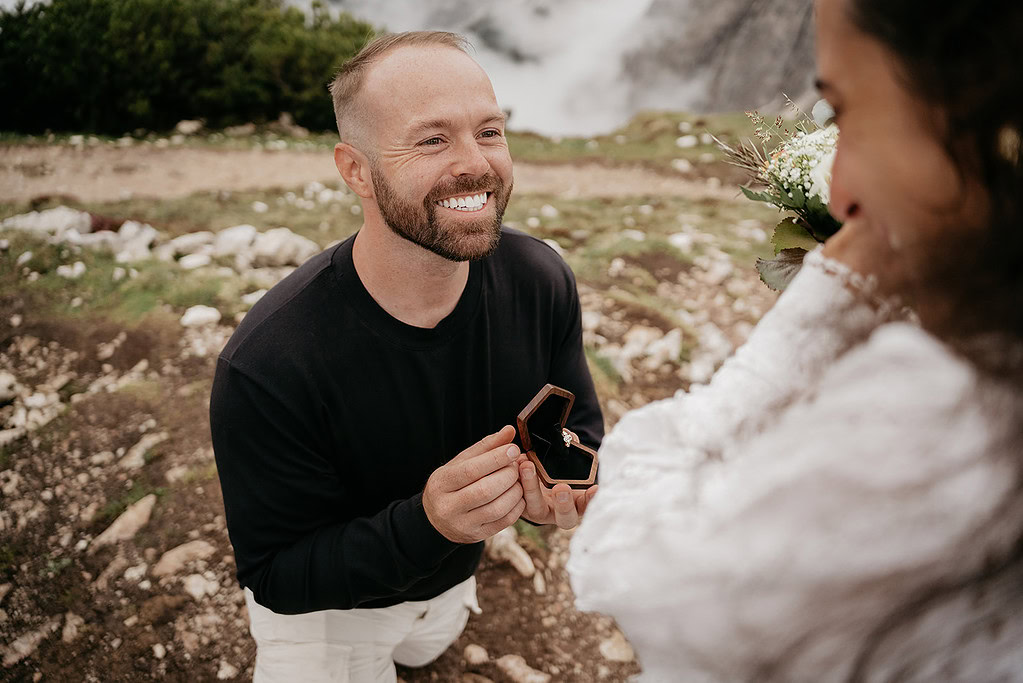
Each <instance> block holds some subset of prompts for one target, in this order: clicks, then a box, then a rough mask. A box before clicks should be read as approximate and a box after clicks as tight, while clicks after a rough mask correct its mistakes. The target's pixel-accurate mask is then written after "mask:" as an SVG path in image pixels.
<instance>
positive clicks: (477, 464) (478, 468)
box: [444, 444, 519, 491]
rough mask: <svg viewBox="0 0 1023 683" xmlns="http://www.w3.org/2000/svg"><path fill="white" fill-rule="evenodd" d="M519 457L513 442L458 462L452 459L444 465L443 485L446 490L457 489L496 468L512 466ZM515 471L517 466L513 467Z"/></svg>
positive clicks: (477, 479) (468, 484) (495, 470)
mask: <svg viewBox="0 0 1023 683" xmlns="http://www.w3.org/2000/svg"><path fill="white" fill-rule="evenodd" d="M518 458H519V447H518V446H516V445H515V444H511V445H507V446H505V445H501V446H498V447H497V448H494V449H492V450H489V451H486V452H485V453H480V454H478V455H476V456H475V457H472V458H468V459H463V460H460V461H458V462H455V461H454V460H452V461H451V462H449V463H448V464H447V465H445V466H444V469H445V470H446V477H445V485H446V488H447V490H448V491H458V490H459V489H463V488H465V487H467V486H470V485H471V484H473V483H475V482H477V481H479V480H480V479H482V478H483V477H485V476H487V475H488V474H491V473H492V472H497V471H498V470H500V469H502V468H505V467H510V466H514V465H515V462H516V461H517V460H518ZM513 469H516V471H517V468H514V467H513Z"/></svg>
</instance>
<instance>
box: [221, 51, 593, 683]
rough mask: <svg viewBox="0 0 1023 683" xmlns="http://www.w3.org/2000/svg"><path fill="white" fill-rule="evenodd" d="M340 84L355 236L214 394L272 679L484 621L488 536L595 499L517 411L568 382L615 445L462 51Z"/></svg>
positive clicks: (403, 652)
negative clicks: (546, 459)
mask: <svg viewBox="0 0 1023 683" xmlns="http://www.w3.org/2000/svg"><path fill="white" fill-rule="evenodd" d="M330 90H331V94H332V95H333V100H334V108H335V112H336V114H337V120H338V130H339V132H340V135H341V142H340V143H339V144H338V145H337V147H336V148H335V152H334V159H335V162H336V165H337V168H338V171H339V172H340V174H341V176H342V178H344V181H345V182H346V183H347V184H348V186H349V187H350V188H351V189H352V191H354V192H355V193H356V194H357V195H358V196H359V197H360V198H361V201H362V207H363V215H364V218H365V221H364V224H363V226H362V228H361V229H360V230H359V232H358V233H357V234H356V235H355V236H354V237H352V238H349V239H348V240H346V241H344V242H342V243H341V244H339V245H337V246H335V247H332V248H329V249H327V250H326V251H324V252H322V253H321V254H319V255H317V256H315V257H313V258H312V259H310V260H309V261H308V262H307V263H305V264H304V265H303V266H302V267H300V268H299V269H298V270H296V271H295V272H294V273H293V274H292V275H291V276H289V277H288V278H286V279H285V280H283V281H282V282H281V283H280V284H279V285H277V286H276V287H275V288H274V289H272V290H271V291H270V292H268V293H267V294H266V296H264V297H263V299H262V300H261V301H260V302H259V303H258V304H256V305H255V306H254V307H253V309H252V310H251V311H250V312H249V314H248V315H246V317H245V319H244V320H243V321H242V323H241V324H240V325H239V327H238V329H237V330H236V332H235V334H234V336H233V337H232V338H231V341H230V342H229V343H228V345H227V347H226V348H225V349H224V351H223V352H222V354H221V356H220V358H219V361H218V366H217V375H216V379H215V381H214V385H213V394H212V397H211V404H210V421H211V426H212V432H213V444H214V449H215V452H216V458H217V466H218V470H219V473H220V480H221V484H222V488H223V493H224V505H225V509H226V513H227V523H228V529H229V531H230V536H231V542H232V544H233V545H234V549H235V556H236V558H237V565H238V578H239V581H240V582H241V584H242V585H243V586H244V587H245V594H246V600H247V604H248V609H249V617H250V621H251V630H252V634H253V636H254V638H255V640H256V644H257V657H256V666H255V680H256V681H257V683H258V682H264V681H297V680H301V681H328V680H329V681H394V680H395V678H396V673H395V668H394V662H395V661H397V662H399V663H401V664H404V665H408V666H422V665H424V664H427V663H429V662H430V661H432V660H434V659H435V658H436V657H438V656H439V655H440V654H441V653H442V652H443V651H444V650H445V649H447V648H448V646H449V645H450V644H451V643H452V642H454V640H455V639H456V638H457V637H458V635H459V634H460V633H461V631H462V629H463V628H464V626H465V624H466V622H467V620H468V616H469V612H470V611H478V606H477V604H476V597H475V579H474V578H473V574H474V572H475V570H476V566H477V564H478V563H479V559H480V556H481V553H482V543H481V541H483V540H484V539H486V538H488V537H490V536H492V535H493V534H495V533H497V532H498V531H500V530H502V529H504V528H505V527H507V526H508V525H510V524H512V523H513V522H515V521H516V520H517V519H518V518H519V517H520V516H521V517H524V518H526V519H528V520H529V521H532V522H534V523H538V524H548V523H556V524H558V525H559V526H562V527H571V526H574V525H575V524H577V523H578V520H579V515H581V514H582V512H583V510H584V509H585V507H586V505H587V503H588V502H589V500H590V499H591V498H592V495H593V493H594V491H595V487H594V488H593V489H590V490H588V491H572V490H570V489H569V488H568V487H567V486H566V485H564V484H559V485H558V486H556V487H554V488H553V489H551V490H548V489H546V488H545V487H543V486H542V485H541V484H540V482H539V481H538V480H537V477H536V472H535V471H534V469H533V466H532V465H531V464H530V463H528V462H527V461H526V460H525V457H524V456H523V455H521V453H520V452H519V448H518V446H517V445H516V444H514V443H513V439H514V436H515V430H514V429H513V428H512V427H511V426H510V425H511V424H512V423H513V422H514V420H515V417H516V415H517V414H518V413H519V411H520V410H522V408H523V407H525V406H526V404H527V403H528V402H529V401H530V399H532V398H533V396H534V395H535V394H536V393H537V391H538V390H539V389H541V388H542V387H543V386H544V384H546V383H551V384H556V385H559V386H562V387H565V388H567V389H569V390H571V391H572V392H574V393H575V395H576V402H575V407H574V409H573V411H572V414H571V415H570V417H569V421H568V424H567V427H568V428H569V429H571V430H573V431H575V432H576V433H577V434H578V438H579V439H580V441H581V442H582V443H584V444H586V445H588V446H590V447H593V448H596V447H597V446H599V444H600V440H601V438H602V436H603V421H602V418H601V414H600V408H599V405H598V403H597V399H596V395H595V393H594V389H593V382H592V379H591V378H590V375H589V372H588V370H587V366H586V359H585V355H584V353H583V347H582V339H581V324H580V310H579V300H578V295H577V293H576V288H575V280H574V278H573V276H572V273H571V271H570V270H569V268H568V266H567V265H566V264H565V263H564V262H563V261H562V260H561V258H560V257H559V256H558V255H557V254H556V253H555V252H554V251H553V250H552V249H551V248H550V247H548V246H547V245H546V244H544V243H543V242H542V241H539V240H537V239H535V238H533V237H530V236H528V235H525V234H523V233H520V232H517V231H514V230H509V229H503V228H502V227H501V218H502V215H503V213H504V209H505V207H506V205H507V203H508V198H509V195H510V194H511V189H512V163H511V157H510V155H509V153H508V146H507V143H506V140H505V136H504V123H505V116H504V115H503V114H502V112H501V110H500V108H499V107H498V105H497V100H496V98H495V96H494V92H493V88H492V87H491V85H490V81H489V79H488V78H487V76H486V74H485V73H484V72H483V70H482V69H481V68H480V67H479V65H477V64H476V62H475V61H473V59H472V58H471V57H469V55H468V54H467V53H466V44H465V43H464V42H463V40H462V39H461V38H459V37H458V36H455V35H453V34H450V33H440V32H415V33H403V34H395V35H390V36H384V37H382V38H379V39H377V40H376V41H374V42H373V43H371V44H369V45H368V46H366V48H364V49H363V50H362V51H361V52H360V53H359V54H358V55H357V56H356V57H354V58H353V59H352V60H351V61H350V62H348V63H346V64H345V66H344V67H342V69H341V71H340V72H339V74H338V76H337V78H336V79H335V80H334V82H333V83H332V84H331V87H330Z"/></svg>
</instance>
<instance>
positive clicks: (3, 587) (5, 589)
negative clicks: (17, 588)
mask: <svg viewBox="0 0 1023 683" xmlns="http://www.w3.org/2000/svg"><path fill="white" fill-rule="evenodd" d="M12 588H14V584H13V583H4V584H0V603H2V602H3V601H4V598H6V597H7V594H8V593H10V592H11V589H12Z"/></svg>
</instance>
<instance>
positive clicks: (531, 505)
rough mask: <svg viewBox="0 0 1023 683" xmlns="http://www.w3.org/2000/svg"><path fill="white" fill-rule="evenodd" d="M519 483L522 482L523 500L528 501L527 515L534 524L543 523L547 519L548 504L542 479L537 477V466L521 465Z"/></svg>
mask: <svg viewBox="0 0 1023 683" xmlns="http://www.w3.org/2000/svg"><path fill="white" fill-rule="evenodd" d="M519 481H521V482H522V498H523V499H524V500H525V501H526V510H525V515H526V517H528V518H529V519H531V520H533V521H534V522H538V523H541V522H543V521H544V519H545V518H546V517H547V502H546V501H545V500H544V497H543V489H541V488H540V479H539V477H537V476H536V466H535V465H533V463H531V462H525V463H520V464H519Z"/></svg>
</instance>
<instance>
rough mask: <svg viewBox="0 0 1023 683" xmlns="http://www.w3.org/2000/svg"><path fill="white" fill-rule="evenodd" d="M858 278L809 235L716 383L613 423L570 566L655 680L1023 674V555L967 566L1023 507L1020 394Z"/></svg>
mask: <svg viewBox="0 0 1023 683" xmlns="http://www.w3.org/2000/svg"><path fill="white" fill-rule="evenodd" d="M856 284H857V283H855V282H853V278H851V277H849V276H848V274H846V273H845V272H844V271H843V270H842V268H841V266H840V265H839V264H837V263H835V262H833V261H828V260H826V259H824V258H823V257H822V256H820V254H819V253H817V252H815V253H812V254H809V255H808V256H807V259H806V262H805V265H804V267H803V270H802V271H801V272H800V273H799V275H798V276H797V277H796V279H795V280H794V281H793V282H792V284H791V285H790V286H789V289H788V290H787V291H786V292H785V294H784V295H783V296H782V297H781V298H780V299H779V300H778V303H777V304H776V305H775V307H774V308H773V309H772V310H771V311H770V312H769V313H768V314H767V315H766V316H765V317H764V319H763V320H762V321H761V323H760V324H759V325H758V326H757V328H756V329H755V330H754V332H753V334H752V335H751V337H750V339H749V341H748V343H747V344H746V345H745V346H743V347H742V348H740V349H739V350H738V351H737V352H736V354H735V355H734V356H733V357H732V358H731V359H729V360H728V361H727V362H726V363H725V364H724V366H722V368H721V369H720V370H719V371H718V373H717V374H716V375H715V377H714V379H713V380H712V381H711V383H710V384H709V385H707V386H703V387H694V388H693V389H692V391H691V392H690V393H688V394H685V393H682V392H679V393H678V394H677V395H676V396H675V397H673V398H670V399H666V400H663V401H658V402H655V403H652V404H650V405H647V406H645V407H643V408H641V409H639V410H636V411H633V412H631V413H629V414H628V415H626V416H625V417H624V418H623V419H622V420H621V421H620V422H619V424H618V425H617V426H616V427H615V429H614V430H613V431H612V432H611V434H610V435H608V436H607V438H606V439H605V440H604V444H603V446H602V448H601V451H600V457H601V473H600V490H599V492H598V494H597V496H596V498H595V499H594V501H593V503H592V504H591V506H590V508H589V509H588V510H587V513H586V515H585V518H584V519H583V522H582V524H581V525H580V527H579V529H578V530H577V532H576V534H575V536H574V537H573V540H572V544H571V557H570V560H569V563H568V571H569V573H570V576H571V580H572V587H573V589H574V591H575V593H576V596H577V603H578V605H579V607H580V608H581V609H584V610H593V611H600V612H603V613H605V614H608V615H611V616H613V617H614V618H615V619H616V620H617V621H618V623H619V625H620V626H621V627H622V629H623V630H624V632H625V634H626V636H628V638H629V639H630V641H631V642H632V643H633V645H634V646H635V648H636V651H637V653H638V655H639V658H640V663H641V664H642V667H643V674H642V676H641V680H644V681H684V682H689V681H693V682H699V681H754V680H755V681H814V682H825V681H844V680H878V681H880V680H900V681H902V680H913V681H925V680H926V681H931V680H942V681H945V680H961V681H997V680H1023V575H1021V572H1020V570H1019V569H1018V567H1017V569H1016V570H1015V571H1008V572H1006V571H1000V572H997V573H994V574H993V575H992V576H991V577H982V579H981V580H974V579H971V578H970V577H976V576H977V574H978V573H979V572H981V571H982V569H983V568H984V567H985V566H989V565H990V566H994V565H995V564H997V561H998V560H999V559H1000V558H1004V557H1005V556H1007V555H1008V554H1009V551H1010V546H1011V544H1012V542H1013V540H1014V538H1015V536H1016V533H1017V532H1018V528H1019V520H1020V519H1023V505H1021V501H1020V500H1019V496H1012V495H1010V493H1011V492H1012V490H1013V489H1014V487H1017V486H1018V482H1017V475H1016V468H1015V467H1014V465H1013V464H1012V459H1014V458H1017V459H1018V458H1019V457H1020V455H1021V452H1023V444H1020V443H1011V442H1009V441H1008V439H1007V435H1008V434H1009V431H1010V427H1011V426H1012V425H1011V424H1010V423H1009V421H1010V419H1012V418H1011V416H1012V415H1013V413H1014V412H1015V407H1014V406H1015V404H1011V403H1010V402H1011V397H1010V396H1009V394H1008V392H1005V393H1000V391H999V389H998V388H997V387H995V386H990V385H992V384H994V383H992V382H987V381H986V380H984V379H982V378H981V376H980V375H979V374H978V373H977V372H976V371H975V370H974V369H973V368H972V367H971V366H970V365H969V364H968V363H966V362H964V361H962V360H960V359H959V358H958V357H957V356H954V355H953V354H952V353H951V352H950V351H949V350H947V349H946V348H945V347H944V346H943V345H942V344H941V343H940V342H938V341H937V340H936V339H935V338H933V337H932V336H930V335H928V334H927V333H926V332H924V331H922V330H921V329H919V328H918V327H915V326H913V325H910V324H908V323H904V322H888V323H885V322H884V320H883V315H882V314H881V313H879V312H878V310H877V308H876V307H872V306H870V305H868V304H867V303H866V300H867V297H865V296H861V295H860V294H857V293H856V292H857V289H858V288H857V287H856V286H855V285H856ZM1017 414H1018V413H1017ZM1007 499H1008V500H1007Z"/></svg>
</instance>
